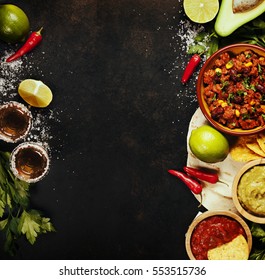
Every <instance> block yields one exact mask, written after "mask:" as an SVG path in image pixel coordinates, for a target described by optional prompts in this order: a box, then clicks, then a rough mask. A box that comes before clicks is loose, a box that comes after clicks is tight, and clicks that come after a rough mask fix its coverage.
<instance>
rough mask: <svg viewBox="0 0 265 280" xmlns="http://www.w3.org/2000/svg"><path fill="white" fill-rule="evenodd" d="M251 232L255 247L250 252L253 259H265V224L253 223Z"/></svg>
mask: <svg viewBox="0 0 265 280" xmlns="http://www.w3.org/2000/svg"><path fill="white" fill-rule="evenodd" d="M250 230H251V234H252V237H253V247H252V251H251V254H250V259H251V260H265V228H264V225H261V224H257V223H252V225H251V228H250Z"/></svg>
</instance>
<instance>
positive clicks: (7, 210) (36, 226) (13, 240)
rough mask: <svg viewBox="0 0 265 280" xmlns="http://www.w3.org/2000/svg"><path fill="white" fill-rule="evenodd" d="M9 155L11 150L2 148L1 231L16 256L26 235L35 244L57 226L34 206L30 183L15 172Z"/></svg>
mask: <svg viewBox="0 0 265 280" xmlns="http://www.w3.org/2000/svg"><path fill="white" fill-rule="evenodd" d="M9 158H10V153H9V152H1V151H0V231H2V232H3V233H4V236H5V244H4V249H5V251H6V252H8V253H9V254H10V255H15V253H16V251H17V249H18V240H19V239H20V238H22V237H23V236H24V237H26V240H28V242H29V243H30V244H32V245H33V244H34V243H35V242H36V238H37V237H38V236H39V235H40V234H42V233H47V232H52V231H55V229H54V226H53V225H52V223H51V221H50V218H46V217H43V215H42V213H41V212H40V211H38V210H35V209H30V199H29V198H30V193H29V190H30V184H29V183H26V182H24V181H21V180H19V179H17V178H16V177H15V176H14V175H13V173H12V171H11V170H10V167H9Z"/></svg>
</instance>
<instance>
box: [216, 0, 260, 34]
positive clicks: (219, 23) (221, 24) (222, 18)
mask: <svg viewBox="0 0 265 280" xmlns="http://www.w3.org/2000/svg"><path fill="white" fill-rule="evenodd" d="M264 12H265V1H263V2H262V3H261V4H259V5H258V6H256V7H255V8H253V9H251V10H248V11H246V12H238V13H234V12H233V0H222V3H221V6H220V9H219V12H218V15H217V18H216V21H215V25H214V29H215V32H216V33H217V34H218V35H220V36H222V37H226V36H228V35H230V34H232V33H233V32H234V31H235V30H236V29H237V28H239V27H240V26H241V25H243V24H245V23H247V22H249V21H251V20H253V19H254V18H256V17H258V16H259V15H261V14H262V13H264Z"/></svg>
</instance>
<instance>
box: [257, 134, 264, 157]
mask: <svg viewBox="0 0 265 280" xmlns="http://www.w3.org/2000/svg"><path fill="white" fill-rule="evenodd" d="M257 142H258V144H259V146H260V148H261V150H262V151H263V152H264V153H265V134H264V133H259V134H258V135H257Z"/></svg>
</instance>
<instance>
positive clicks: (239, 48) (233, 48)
mask: <svg viewBox="0 0 265 280" xmlns="http://www.w3.org/2000/svg"><path fill="white" fill-rule="evenodd" d="M245 50H252V51H253V52H255V53H256V54H258V55H260V56H264V57H265V49H264V48H261V47H259V46H256V45H251V44H234V45H229V46H226V47H224V48H222V49H219V50H218V51H216V52H215V53H214V54H213V55H212V56H210V57H209V58H208V59H207V60H206V62H205V63H204V65H203V66H202V69H201V70H200V73H199V76H198V80H197V85H196V91H197V98H198V102H199V106H200V108H201V110H202V112H203V114H204V116H205V118H206V119H207V120H208V121H209V122H210V123H211V124H212V126H214V127H215V128H216V129H218V130H219V131H221V132H223V133H227V134H230V135H236V136H238V135H251V134H255V133H258V132H261V131H263V130H265V126H259V127H256V128H254V129H247V130H246V129H240V128H235V129H230V128H228V127H226V126H224V125H222V124H220V123H218V122H217V121H215V120H214V119H212V117H211V114H210V111H209V107H208V105H207V104H206V102H205V100H204V87H205V85H204V83H203V75H204V72H205V71H207V70H209V69H211V68H212V67H213V65H214V62H215V60H216V59H217V58H218V57H219V56H220V54H222V53H224V52H229V53H232V54H234V55H237V54H240V53H241V52H243V51H245Z"/></svg>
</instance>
